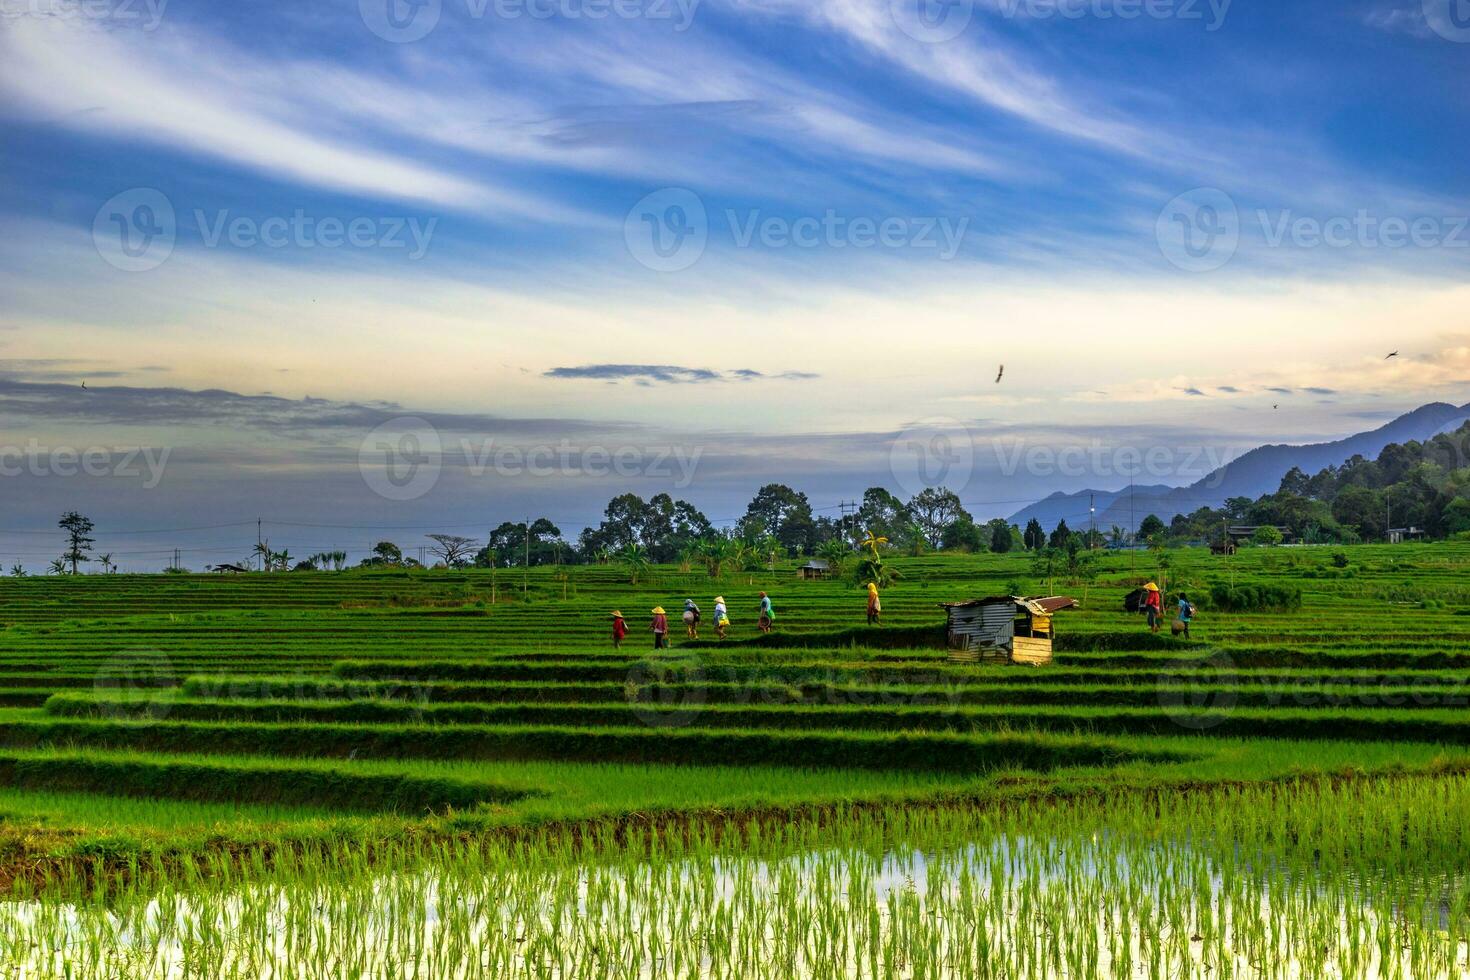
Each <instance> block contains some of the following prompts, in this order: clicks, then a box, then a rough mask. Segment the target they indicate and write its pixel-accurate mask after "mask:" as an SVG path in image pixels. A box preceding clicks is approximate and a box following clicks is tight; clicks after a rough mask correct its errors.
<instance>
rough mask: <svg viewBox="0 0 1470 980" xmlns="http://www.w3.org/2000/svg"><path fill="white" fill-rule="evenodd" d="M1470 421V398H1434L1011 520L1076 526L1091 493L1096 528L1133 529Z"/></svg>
mask: <svg viewBox="0 0 1470 980" xmlns="http://www.w3.org/2000/svg"><path fill="white" fill-rule="evenodd" d="M1467 421H1470V405H1462V406H1458V407H1457V406H1455V405H1450V404H1448V403H1447V402H1434V403H1431V404H1429V405H1425V406H1423V407H1422V408H1416V409H1415V410H1414V411H1412V412H1409V413H1408V414H1407V415H1401V416H1399V417H1398V418H1396V419H1394V420H1393V421H1392V422H1389V423H1388V424H1387V425H1384V426H1380V427H1379V428H1377V429H1374V430H1372V431H1371V432H1360V433H1358V434H1357V435H1352V436H1348V437H1347V438H1345V439H1339V440H1337V441H1335V442H1319V443H1312V444H1309V445H1302V446H1289V445H1282V444H1272V445H1267V446H1260V447H1258V448H1256V449H1252V450H1251V451H1250V452H1248V453H1245V454H1243V455H1242V456H1240V457H1239V458H1238V459H1235V460H1232V461H1231V462H1229V463H1227V464H1226V465H1224V466H1222V467H1221V468H1220V469H1218V470H1216V471H1214V472H1213V473H1211V474H1209V475H1208V476H1206V477H1204V478H1203V479H1201V480H1197V481H1196V482H1194V483H1192V484H1190V485H1189V486H1187V487H1170V486H1163V485H1157V484H1156V485H1151V486H1135V487H1133V488H1131V489H1130V488H1128V487H1124V488H1122V489H1120V490H1081V491H1078V492H1076V493H1060V492H1058V493H1054V494H1052V495H1051V496H1050V497H1047V498H1046V499H1045V500H1041V501H1038V502H1037V503H1034V504H1031V505H1030V506H1028V507H1025V508H1023V509H1021V510H1019V511H1017V512H1016V513H1015V514H1013V515H1011V518H1010V520H1011V522H1012V523H1013V524H1019V525H1021V526H1022V527H1025V525H1026V524H1027V523H1028V522H1029V521H1031V520H1032V519H1033V518H1034V519H1035V520H1037V521H1039V522H1040V523H1041V526H1042V527H1044V528H1045V529H1046V530H1048V531H1050V530H1051V529H1052V528H1054V527H1056V525H1057V523H1058V522H1059V521H1062V520H1065V521H1066V522H1067V523H1068V524H1069V525H1070V526H1071V527H1073V528H1074V529H1077V528H1081V527H1083V526H1085V525H1086V523H1087V522H1088V520H1089V518H1090V512H1089V510H1088V504H1089V499H1090V498H1093V497H1095V498H1096V506H1097V526H1098V528H1099V529H1101V530H1106V529H1108V528H1110V527H1112V526H1113V525H1115V524H1116V525H1117V526H1119V527H1122V528H1127V529H1129V530H1136V529H1137V527H1138V525H1139V524H1140V523H1141V522H1142V521H1143V519H1144V518H1145V517H1147V516H1148V515H1150V514H1157V515H1158V516H1159V517H1161V518H1163V519H1164V521H1166V522H1168V521H1170V520H1173V518H1174V516H1175V515H1176V514H1189V513H1193V512H1194V511H1196V510H1198V509H1199V508H1201V507H1219V506H1221V505H1222V504H1224V503H1225V501H1226V500H1227V499H1228V498H1230V497H1250V498H1251V499H1252V500H1254V499H1256V498H1257V497H1260V496H1262V495H1264V494H1268V493H1275V492H1276V491H1277V489H1279V488H1280V486H1281V478H1282V477H1284V476H1285V475H1286V474H1287V473H1289V472H1290V471H1291V469H1292V467H1298V468H1300V469H1301V470H1302V471H1303V472H1304V473H1306V474H1308V475H1312V474H1314V473H1317V472H1319V471H1320V470H1323V469H1326V468H1327V467H1329V466H1340V465H1342V464H1343V463H1344V462H1346V461H1347V460H1349V459H1352V458H1353V457H1354V456H1359V455H1361V456H1365V457H1367V458H1369V459H1372V458H1375V457H1376V456H1377V455H1378V454H1379V453H1380V452H1382V451H1383V449H1384V447H1385V446H1390V445H1393V444H1394V443H1404V442H1411V441H1415V442H1423V441H1424V440H1426V439H1431V438H1433V437H1434V436H1437V435H1439V434H1440V433H1442V432H1453V431H1454V430H1455V429H1458V428H1459V427H1460V426H1461V425H1464V424H1465V423H1466V422H1467Z"/></svg>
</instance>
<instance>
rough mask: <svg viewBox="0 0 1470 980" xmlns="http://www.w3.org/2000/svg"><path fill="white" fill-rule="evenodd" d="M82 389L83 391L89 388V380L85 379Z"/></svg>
mask: <svg viewBox="0 0 1470 980" xmlns="http://www.w3.org/2000/svg"><path fill="white" fill-rule="evenodd" d="M82 390H83V391H86V390H87V382H85V381H83V382H82Z"/></svg>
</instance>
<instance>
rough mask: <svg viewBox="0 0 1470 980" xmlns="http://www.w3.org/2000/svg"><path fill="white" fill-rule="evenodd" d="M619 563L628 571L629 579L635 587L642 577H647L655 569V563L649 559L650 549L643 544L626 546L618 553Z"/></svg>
mask: <svg viewBox="0 0 1470 980" xmlns="http://www.w3.org/2000/svg"><path fill="white" fill-rule="evenodd" d="M618 561H619V562H620V563H621V564H622V566H623V567H624V568H626V569H627V570H628V578H629V581H631V582H632V584H633V585H637V584H638V577H639V576H640V575H646V574H647V573H648V570H649V569H650V568H652V567H653V562H651V561H649V559H648V549H647V548H645V547H643V545H641V544H630V545H625V546H624V547H623V550H621V551H619V552H618Z"/></svg>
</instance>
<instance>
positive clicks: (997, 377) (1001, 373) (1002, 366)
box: [995, 364, 1006, 384]
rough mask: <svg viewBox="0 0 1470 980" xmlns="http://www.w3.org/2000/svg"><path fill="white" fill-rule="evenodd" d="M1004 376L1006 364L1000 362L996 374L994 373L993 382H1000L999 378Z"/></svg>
mask: <svg viewBox="0 0 1470 980" xmlns="http://www.w3.org/2000/svg"><path fill="white" fill-rule="evenodd" d="M1005 376H1006V366H1005V365H1004V364H1002V365H1001V366H1000V371H999V372H997V373H996V375H995V383H996V384H1000V379H1001V378H1004V377H1005Z"/></svg>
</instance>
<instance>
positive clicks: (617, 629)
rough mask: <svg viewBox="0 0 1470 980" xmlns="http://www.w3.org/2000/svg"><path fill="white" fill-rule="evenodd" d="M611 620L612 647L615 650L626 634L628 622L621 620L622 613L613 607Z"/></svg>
mask: <svg viewBox="0 0 1470 980" xmlns="http://www.w3.org/2000/svg"><path fill="white" fill-rule="evenodd" d="M612 621H613V649H614V650H616V649H618V648H620V647H621V646H622V645H623V637H625V636H627V635H628V624H627V623H626V622H625V621H624V620H623V614H622V613H621V612H619V611H618V610H616V609H614V610H613V614H612Z"/></svg>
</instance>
